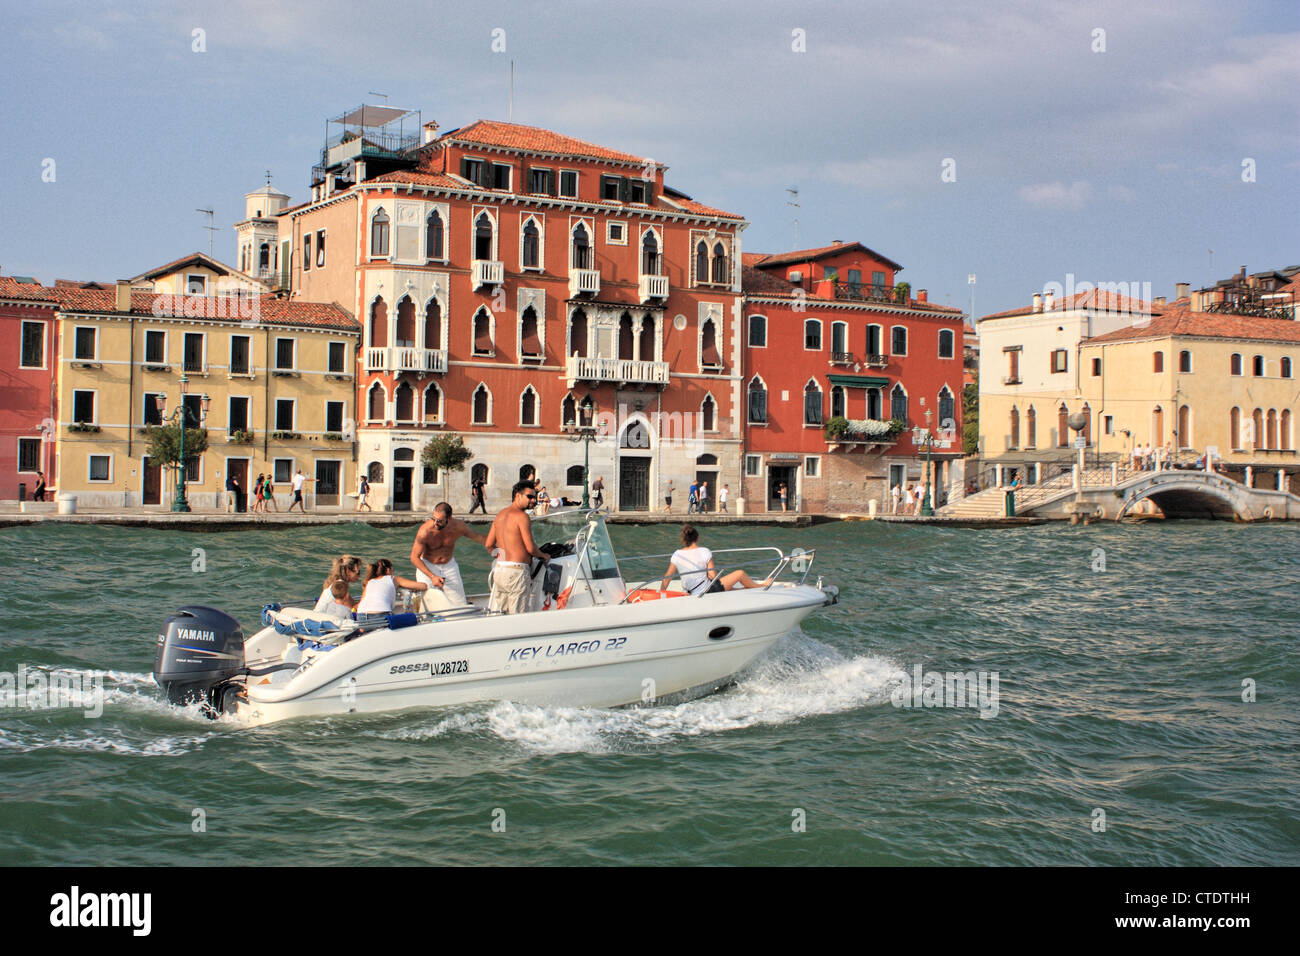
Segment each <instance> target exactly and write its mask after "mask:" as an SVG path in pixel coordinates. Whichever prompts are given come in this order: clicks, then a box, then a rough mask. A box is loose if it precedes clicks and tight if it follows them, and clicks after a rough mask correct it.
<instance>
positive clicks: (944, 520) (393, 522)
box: [0, 502, 1048, 531]
mask: <svg viewBox="0 0 1300 956" xmlns="http://www.w3.org/2000/svg"><path fill="white" fill-rule="evenodd" d="M28 507H29V509H30V507H31V506H30V505H29V506H28ZM427 517H428V515H427V514H425V513H424V512H422V511H375V512H368V511H367V512H356V511H338V510H335V509H330V510H327V511H308V512H307V513H306V514H300V513H298V512H294V513H293V514H288V513H285V512H279V513H275V512H272V513H271V514H247V513H245V514H226V513H225V512H221V511H193V512H188V513H184V512H182V513H177V512H171V511H154V510H148V511H146V510H144V509H140V508H119V509H80V510H78V511H77V513H76V514H70V515H61V514H57V513H55V512H54V511H53V510H41V511H39V512H36V513H31V512H30V511H29V512H27V513H24V512H22V511H20V510H19V508H18V506H17V504H16V503H15V502H0V528H10V527H23V526H30V525H62V524H70V525H91V524H97V525H119V526H122V527H150V528H169V529H174V530H205V531H227V530H234V529H244V528H258V527H298V526H309V527H310V526H324V525H336V524H353V523H357V522H360V523H364V524H369V525H373V526H375V527H381V528H382V527H404V526H413V525H418V524H420V523H421V522H422V521H424V520H425V519H426V518H427ZM457 517H459V518H462V519H464V520H465V521H468V522H469V523H470V524H474V525H487V524H489V523H490V522H491V520H492V518H493V517H494V515H491V514H488V515H482V514H477V515H473V516H468V515H464V514H460V515H458V516H457ZM1046 520H1048V519H1045V518H1037V517H1018V518H1005V517H996V516H989V517H979V518H967V517H959V518H951V517H944V516H940V515H936V516H934V517H928V518H922V517H920V516H917V515H877V516H875V517H874V518H873V517H871V516H870V515H866V514H798V513H795V512H786V513H781V512H759V513H757V514H754V513H750V514H746V515H736V514H717V513H709V514H703V515H696V514H692V515H687V514H685V513H684V512H674V513H672V514H664V513H663V512H662V511H657V512H638V511H628V512H613V513H612V514H610V516H609V521H610V523H611V524H638V525H640V524H644V525H653V524H686V523H687V522H690V523H691V524H695V525H700V526H710V525H750V526H756V527H757V526H775V527H786V528H807V527H810V526H812V525H815V524H825V523H828V522H836V521H863V522H866V521H875V522H880V523H883V524H936V525H943V526H945V527H1008V526H1019V525H1031V524H1042V523H1044V522H1045V521H1046Z"/></svg>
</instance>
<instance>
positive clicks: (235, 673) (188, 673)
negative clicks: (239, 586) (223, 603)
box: [153, 604, 245, 716]
mask: <svg viewBox="0 0 1300 956" xmlns="http://www.w3.org/2000/svg"><path fill="white" fill-rule="evenodd" d="M244 673H245V667H244V632H243V630H242V629H241V628H240V626H239V622H238V621H237V620H235V619H234V618H233V617H231V616H230V615H229V614H227V613H225V612H224V611H218V610H217V609H216V608H213V607H204V606H203V605H198V604H191V605H187V606H185V607H183V608H180V609H179V610H177V611H176V613H175V614H173V615H172V616H171V617H169V618H167V620H166V621H164V622H163V626H162V632H161V633H160V634H159V635H158V656H157V658H156V659H155V661H154V667H153V678H154V680H155V681H157V682H158V686H159V687H161V688H162V689H163V690H164V691H165V692H166V694H167V700H168V702H169V703H172V704H192V703H202V704H205V705H206V708H205V709H206V710H207V711H208V713H209V715H210V716H211V715H214V714H215V713H219V712H220V711H221V710H222V708H223V704H224V703H225V697H226V695H225V693H224V690H225V688H224V687H223V686H222V685H224V684H226V683H227V682H228V681H230V680H231V679H233V678H235V677H239V676H241V675H242V674H244Z"/></svg>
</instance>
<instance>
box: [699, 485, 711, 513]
mask: <svg viewBox="0 0 1300 956" xmlns="http://www.w3.org/2000/svg"><path fill="white" fill-rule="evenodd" d="M699 498H700V509H699V511H700V514H704V513H705V512H706V511H708V510H709V483H708V482H707V481H701V482H700V491H699Z"/></svg>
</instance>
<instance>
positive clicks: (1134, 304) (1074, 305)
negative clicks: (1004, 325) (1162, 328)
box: [979, 289, 1160, 322]
mask: <svg viewBox="0 0 1300 956" xmlns="http://www.w3.org/2000/svg"><path fill="white" fill-rule="evenodd" d="M1070 309H1099V310H1101V311H1102V312H1151V313H1152V314H1155V313H1158V312H1160V307H1159V306H1155V305H1153V304H1152V303H1150V302H1145V301H1143V300H1142V299H1134V298H1132V297H1131V296H1126V295H1119V294H1117V293H1113V292H1104V293H1103V292H1100V291H1099V290H1097V289H1090V290H1088V291H1087V292H1080V293H1079V294H1078V295H1075V296H1072V297H1071V298H1070V299H1069V301H1068V303H1067V301H1066V300H1065V299H1064V298H1060V299H1055V300H1054V301H1053V302H1052V307H1051V308H1050V309H1048V308H1044V309H1043V311H1044V312H1066V311H1069V310H1070ZM1033 311H1034V306H1033V304H1032V303H1031V304H1029V305H1025V306H1021V307H1020V308H1018V309H1008V310H1007V311H1005V312H992V313H990V314H989V315H983V316H980V319H979V320H980V321H981V322H983V321H984V320H985V319H1003V318H1007V317H1008V316H1012V315H1030V314H1031V313H1033Z"/></svg>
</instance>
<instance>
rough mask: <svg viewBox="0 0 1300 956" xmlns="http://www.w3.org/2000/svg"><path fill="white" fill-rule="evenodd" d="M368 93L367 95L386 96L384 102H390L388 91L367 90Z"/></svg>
mask: <svg viewBox="0 0 1300 956" xmlns="http://www.w3.org/2000/svg"><path fill="white" fill-rule="evenodd" d="M366 95H367V96H382V97H383V98H384V102H385V103H387V102H388V94H387V93H376V92H375V91H374V90H366Z"/></svg>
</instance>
